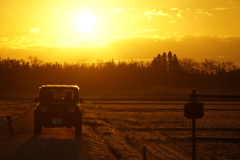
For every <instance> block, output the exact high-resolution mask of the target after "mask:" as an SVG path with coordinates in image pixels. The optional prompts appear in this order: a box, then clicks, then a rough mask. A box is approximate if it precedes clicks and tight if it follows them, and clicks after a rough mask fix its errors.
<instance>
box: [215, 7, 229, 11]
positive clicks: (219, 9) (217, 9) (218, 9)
mask: <svg viewBox="0 0 240 160" xmlns="http://www.w3.org/2000/svg"><path fill="white" fill-rule="evenodd" d="M226 9H228V8H224V7H222V8H214V9H213V10H215V11H223V10H226Z"/></svg>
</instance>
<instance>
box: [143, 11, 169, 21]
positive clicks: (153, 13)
mask: <svg viewBox="0 0 240 160" xmlns="http://www.w3.org/2000/svg"><path fill="white" fill-rule="evenodd" d="M143 15H144V16H147V18H148V19H149V20H151V19H152V17H153V16H163V17H165V16H169V13H164V12H163V11H161V10H159V11H156V10H155V9H153V10H151V11H146V12H144V13H143Z"/></svg>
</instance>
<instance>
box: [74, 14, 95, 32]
mask: <svg viewBox="0 0 240 160" xmlns="http://www.w3.org/2000/svg"><path fill="white" fill-rule="evenodd" d="M76 24H77V27H78V28H79V29H80V30H81V31H83V32H88V31H91V30H93V28H94V27H95V25H96V20H95V18H94V17H93V16H92V15H91V14H89V13H83V14H81V15H80V16H79V17H78V18H77V20H76Z"/></svg>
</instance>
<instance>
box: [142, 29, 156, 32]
mask: <svg viewBox="0 0 240 160" xmlns="http://www.w3.org/2000/svg"><path fill="white" fill-rule="evenodd" d="M156 31H157V29H144V30H143V32H156Z"/></svg>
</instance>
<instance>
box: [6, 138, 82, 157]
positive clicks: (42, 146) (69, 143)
mask: <svg viewBox="0 0 240 160" xmlns="http://www.w3.org/2000/svg"><path fill="white" fill-rule="evenodd" d="M81 154H82V153H81V138H80V137H75V139H58V138H55V137H48V138H44V137H43V138H42V137H38V136H32V137H31V138H29V139H28V140H27V141H26V142H25V143H23V144H22V145H21V146H19V147H18V148H16V149H15V150H14V151H13V152H12V153H11V154H10V155H9V157H8V158H7V159H9V160H15V159H18V160H23V159H24V160H26V159H34V160H66V159H69V160H78V159H81Z"/></svg>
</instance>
